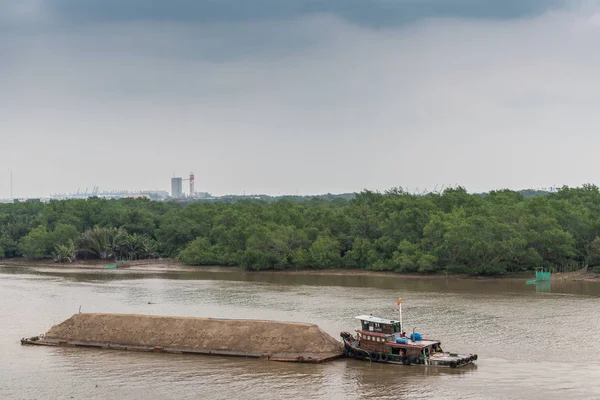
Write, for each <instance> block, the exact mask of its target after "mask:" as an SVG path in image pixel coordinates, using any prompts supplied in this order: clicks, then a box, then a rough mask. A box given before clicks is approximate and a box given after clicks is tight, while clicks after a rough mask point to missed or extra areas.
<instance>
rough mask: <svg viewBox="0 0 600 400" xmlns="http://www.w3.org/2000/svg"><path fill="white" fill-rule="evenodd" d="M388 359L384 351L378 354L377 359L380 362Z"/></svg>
mask: <svg viewBox="0 0 600 400" xmlns="http://www.w3.org/2000/svg"><path fill="white" fill-rule="evenodd" d="M388 359H389V357H388V355H387V354H385V353H383V354H380V355H379V361H381V362H387V360H388Z"/></svg>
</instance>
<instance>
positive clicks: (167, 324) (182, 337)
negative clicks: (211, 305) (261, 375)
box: [21, 313, 344, 363]
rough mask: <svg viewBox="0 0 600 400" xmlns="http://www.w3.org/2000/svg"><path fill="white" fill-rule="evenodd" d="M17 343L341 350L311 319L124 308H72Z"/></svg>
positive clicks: (283, 357) (205, 350) (300, 353)
mask: <svg viewBox="0 0 600 400" xmlns="http://www.w3.org/2000/svg"><path fill="white" fill-rule="evenodd" d="M21 344H22V345H37V346H63V347H88V348H98V349H109V350H126V351H142V352H155V353H171V354H200V355H222V356H238V357H248V358H263V359H267V360H272V361H287V362H308V363H320V362H324V361H328V360H333V359H336V358H338V357H341V356H343V354H344V349H343V345H342V344H341V343H340V342H339V341H337V340H335V339H334V338H333V337H331V336H330V335H328V334H327V333H325V332H324V331H322V330H321V329H320V328H319V327H318V326H317V325H313V324H304V323H294V322H277V321H260V320H228V319H212V318H190V317H163V316H149V315H129V314H87V313H86V314H75V315H73V316H72V317H71V318H69V319H67V320H66V321H64V322H62V323H61V324H58V325H55V326H54V327H52V328H51V329H50V330H48V332H46V333H45V334H44V335H40V336H35V337H30V338H23V339H21Z"/></svg>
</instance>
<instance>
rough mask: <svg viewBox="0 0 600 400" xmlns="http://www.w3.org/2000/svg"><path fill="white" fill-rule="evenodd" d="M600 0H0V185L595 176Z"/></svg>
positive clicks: (569, 181)
mask: <svg viewBox="0 0 600 400" xmlns="http://www.w3.org/2000/svg"><path fill="white" fill-rule="evenodd" d="M599 21H600V8H599V5H598V3H596V2H586V1H581V2H580V1H566V0H565V1H561V0H548V1H542V0H522V1H516V0H507V1H505V2H472V1H465V0H432V1H428V2H415V1H410V2H405V1H397V2H391V1H384V0H374V1H373V2H372V3H370V4H369V7H368V9H367V8H365V7H364V2H362V1H355V0H351V1H341V0H324V1H322V2H314V1H309V0H294V1H290V2H282V1H279V0H277V1H276V0H257V1H255V2H251V3H249V2H247V1H246V0H227V1H222V2H214V1H207V0H173V1H171V2H140V1H137V0H136V1H134V0H119V1H117V0H104V1H99V0H88V1H79V0H21V1H15V2H0V30H2V35H1V36H0V54H1V57H2V58H1V59H2V62H0V88H2V90H0V110H2V112H1V113H0V139H1V141H0V198H7V197H9V196H10V181H9V170H12V173H13V192H14V196H18V197H39V196H47V195H50V194H51V193H57V192H72V191H76V190H77V189H78V188H79V189H81V190H84V189H85V188H86V187H88V188H91V187H93V186H99V187H100V188H103V189H106V190H117V189H130V190H136V189H162V190H168V191H170V178H171V177H172V173H173V172H174V171H176V173H177V174H178V175H181V176H185V175H186V174H187V173H188V172H189V171H190V170H193V171H194V172H195V174H196V190H197V191H207V192H210V193H214V194H216V195H222V194H240V193H243V192H246V193H264V194H271V195H277V194H295V193H298V194H320V193H345V192H357V191H360V190H362V189H370V190H386V189H388V188H391V187H395V186H402V187H405V188H410V189H414V188H417V187H419V188H423V189H425V188H427V189H429V190H433V188H434V186H435V185H439V186H441V185H442V184H445V185H456V184H458V185H461V186H464V187H466V188H467V189H468V190H469V191H471V192H482V191H488V190H493V189H501V188H509V189H514V190H518V189H527V188H539V187H543V186H550V185H558V186H561V185H569V186H579V185H581V184H583V183H594V182H595V181H597V179H598V178H597V176H598V172H597V166H596V149H597V148H598V147H600V137H599V136H598V135H597V133H596V126H598V125H599V122H600V114H599V113H598V112H597V110H598V109H599V108H600V96H598V93H599V92H600V81H599V80H598V79H597V77H596V75H597V71H598V70H600V55H599V54H597V52H595V51H594V49H595V48H596V47H597V43H596V42H597V38H598V37H600V22H599Z"/></svg>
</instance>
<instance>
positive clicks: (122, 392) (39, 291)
mask: <svg viewBox="0 0 600 400" xmlns="http://www.w3.org/2000/svg"><path fill="white" fill-rule="evenodd" d="M550 289H551V290H550ZM398 296H402V298H403V303H404V308H403V314H404V315H403V318H404V321H405V323H407V325H408V326H410V328H411V330H412V327H413V326H414V327H416V328H417V330H418V331H420V332H422V333H423V334H425V335H426V336H428V337H434V338H438V339H441V340H442V343H443V345H444V348H446V349H448V350H451V351H458V352H475V353H478V354H479V356H480V358H479V360H478V362H477V364H476V365H474V366H468V367H465V368H458V369H436V368H426V367H418V366H411V367H406V366H391V365H383V364H379V363H369V362H360V361H356V360H340V361H336V362H331V363H325V364H321V365H310V364H288V363H274V362H267V361H262V360H254V359H243V358H242V359H240V358H227V357H209V356H186V355H164V354H146V353H129V352H118V351H114V352H112V351H99V350H94V349H67V348H40V347H27V346H20V345H19V342H18V339H19V338H20V337H22V336H26V335H33V334H38V333H41V332H43V331H45V330H46V329H48V328H49V327H50V326H51V325H53V324H55V323H58V322H60V321H62V320H64V319H65V318H67V317H68V316H70V315H71V314H73V313H75V312H77V310H78V308H79V306H80V305H81V306H82V309H83V311H86V312H122V313H143V314H156V315H186V316H207V317H226V318H265V319H276V320H290V321H304V322H312V323H317V324H319V325H320V326H321V327H322V328H323V329H325V330H326V331H327V332H329V333H330V334H331V335H333V336H334V337H336V338H337V337H339V336H338V335H339V332H340V331H342V330H352V329H353V328H356V321H355V320H354V316H355V315H359V314H362V313H372V314H374V315H382V316H389V317H394V316H395V315H396V313H397V309H396V307H395V302H396V299H397V297H398ZM598 297H600V285H598V284H597V283H590V282H570V283H569V282H558V283H557V282H552V284H551V286H550V287H547V288H545V287H539V288H538V285H526V283H525V280H496V279H489V280H487V279H486V280H458V279H438V278H433V279H402V278H400V277H394V276H376V275H370V276H342V275H308V274H305V275H285V274H280V273H258V274H257V273H247V272H242V271H238V270H234V269H229V270H228V269H224V270H211V271H206V270H192V271H182V272H150V273H142V272H139V271H134V270H129V271H128V270H116V271H103V270H98V271H86V272H80V271H77V270H65V269H60V268H27V267H23V268H0V348H1V349H2V350H1V351H2V356H3V357H2V363H0V382H2V384H1V385H0V398H9V399H13V398H14V399H29V398H61V399H62V398H70V397H71V396H72V397H73V398H76V399H77V398H123V399H137V398H142V397H146V398H152V399H153V398H157V399H163V398H178V399H179V398H190V399H195V398H211V399H213V398H214V399H231V398H248V399H280V398H299V397H302V398H309V399H310V398H314V399H323V398H326V399H337V398H340V399H342V398H343V399H346V398H348V399H358V398H367V397H377V398H384V399H385V398H389V399H396V398H407V399H419V398H423V399H425V398H427V399H446V398H461V399H511V398H514V399H523V398H524V399H539V398H544V399H554V398H556V399H558V398H561V399H564V398H565V397H568V398H590V399H592V398H600V384H599V383H598V379H597V378H598V376H600V362H598V360H597V354H599V353H600V340H599V339H600V337H599V333H598V332H599V328H600V324H599V323H598V322H597V321H598V320H597V318H596V316H597V313H598V310H599V309H600V308H599V305H600V304H599V301H600V300H599V298H598ZM149 303H150V304H149ZM32 377H35V379H32Z"/></svg>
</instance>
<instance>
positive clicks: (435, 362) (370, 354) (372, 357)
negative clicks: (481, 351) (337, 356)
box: [342, 332, 478, 368]
mask: <svg viewBox="0 0 600 400" xmlns="http://www.w3.org/2000/svg"><path fill="white" fill-rule="evenodd" d="M344 336H346V337H344ZM342 340H343V342H344V349H345V355H346V357H348V358H354V359H356V360H360V361H370V362H379V363H386V364H396V365H406V366H427V367H441V368H459V367H464V366H466V365H468V364H472V363H474V362H475V361H476V360H477V358H478V356H477V354H466V355H461V354H454V353H434V354H432V355H431V356H430V357H428V358H424V357H407V356H403V355H401V354H388V353H380V352H374V351H368V350H366V349H363V348H361V347H360V346H357V341H356V340H355V339H354V338H353V337H352V336H348V335H347V333H345V332H344V333H342Z"/></svg>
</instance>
